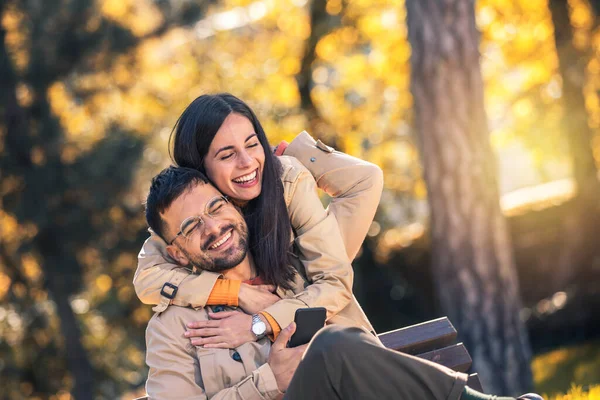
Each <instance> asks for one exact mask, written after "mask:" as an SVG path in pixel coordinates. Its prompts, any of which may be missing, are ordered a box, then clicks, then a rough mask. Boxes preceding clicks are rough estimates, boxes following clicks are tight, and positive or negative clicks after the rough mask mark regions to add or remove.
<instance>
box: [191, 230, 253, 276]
mask: <svg viewBox="0 0 600 400" xmlns="http://www.w3.org/2000/svg"><path fill="white" fill-rule="evenodd" d="M230 230H232V232H231V239H230V240H234V235H233V234H234V233H235V232H237V233H238V235H239V241H238V243H234V244H232V246H231V247H229V249H227V250H226V251H225V252H223V253H220V254H218V255H216V256H214V257H213V256H212V255H211V254H210V250H208V247H209V246H211V245H212V244H214V243H215V242H216V241H217V238H219V237H222V236H223V235H224V234H225V233H226V232H228V231H230ZM202 247H203V249H202V250H201V251H198V252H195V254H192V253H189V252H188V251H186V250H185V249H184V248H181V250H182V251H183V253H184V254H185V255H186V257H187V258H188V260H189V261H190V263H191V264H192V265H193V266H194V267H196V268H198V269H201V270H204V271H210V272H223V271H227V270H228V269H231V268H233V267H235V266H237V265H238V264H239V263H241V262H242V261H243V260H244V258H245V257H246V254H247V253H248V227H247V226H246V224H244V223H237V224H235V225H234V224H231V225H228V226H226V227H224V228H223V229H221V232H220V233H219V234H218V235H210V236H209V237H208V238H207V239H206V240H205V241H204V242H203V244H202Z"/></svg>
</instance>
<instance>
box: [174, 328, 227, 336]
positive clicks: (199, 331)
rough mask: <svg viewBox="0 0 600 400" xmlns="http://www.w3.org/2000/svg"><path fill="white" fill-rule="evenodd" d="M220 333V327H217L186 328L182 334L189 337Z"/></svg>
mask: <svg viewBox="0 0 600 400" xmlns="http://www.w3.org/2000/svg"><path fill="white" fill-rule="evenodd" d="M220 334H222V329H219V328H201V329H188V330H187V331H185V333H184V334H183V336H185V337H187V338H191V337H209V336H217V335H220Z"/></svg>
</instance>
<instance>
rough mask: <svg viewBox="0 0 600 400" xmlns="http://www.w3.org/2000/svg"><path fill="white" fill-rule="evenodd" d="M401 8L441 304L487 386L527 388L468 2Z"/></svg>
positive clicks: (433, 0) (492, 389) (525, 351)
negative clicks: (409, 52)
mask: <svg viewBox="0 0 600 400" xmlns="http://www.w3.org/2000/svg"><path fill="white" fill-rule="evenodd" d="M406 6H407V18H408V29H409V33H408V38H409V42H410V45H411V48H412V56H411V68H412V76H411V91H412V94H413V97H414V103H415V123H416V128H417V131H418V134H419V138H420V144H421V154H422V162H423V170H424V178H425V182H426V184H427V191H428V199H429V204H430V215H431V217H430V218H431V243H432V270H433V276H434V279H435V286H436V288H437V289H436V290H437V294H438V297H439V302H440V304H441V307H442V310H443V312H444V313H446V314H447V315H448V316H449V318H450V320H451V321H452V323H453V324H455V325H456V327H457V329H458V331H459V332H460V334H461V336H462V340H463V341H464V342H465V344H466V346H467V348H469V349H470V352H471V354H472V356H473V365H474V368H475V369H476V370H477V371H478V372H479V373H480V375H481V380H482V384H483V387H484V388H485V390H486V391H488V392H489V393H503V394H516V393H519V392H522V391H525V390H527V389H529V388H530V387H531V379H532V378H531V371H530V367H529V361H530V357H531V351H530V348H529V341H528V338H527V333H526V331H525V328H524V325H523V323H522V321H521V320H520V318H519V312H520V309H521V303H520V300H519V286H518V282H517V277H516V273H515V264H514V261H513V255H512V254H513V253H512V248H511V244H510V239H509V233H508V230H507V225H506V221H505V219H504V216H503V215H502V212H501V210H500V205H499V192H498V184H497V173H496V165H495V158H494V154H493V152H492V149H491V146H490V142H489V137H488V135H489V133H488V127H487V120H486V114H485V109H484V101H483V83H482V78H481V72H480V66H479V50H478V44H479V35H478V31H477V28H476V25H475V13H474V1H473V0H458V1H451V2H450V1H443V0H429V1H417V0H409V1H407V3H406Z"/></svg>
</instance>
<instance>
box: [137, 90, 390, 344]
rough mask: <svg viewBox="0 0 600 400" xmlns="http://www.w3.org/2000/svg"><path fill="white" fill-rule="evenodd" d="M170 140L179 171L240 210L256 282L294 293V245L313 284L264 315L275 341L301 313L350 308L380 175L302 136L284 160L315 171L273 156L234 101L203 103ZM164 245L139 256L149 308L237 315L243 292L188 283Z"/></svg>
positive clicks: (202, 280) (227, 284)
mask: <svg viewBox="0 0 600 400" xmlns="http://www.w3.org/2000/svg"><path fill="white" fill-rule="evenodd" d="M173 134H174V136H172V140H173V154H172V155H173V158H174V160H175V162H176V163H177V164H178V165H179V166H183V167H189V168H196V169H199V170H201V171H202V172H204V173H205V174H206V175H207V176H208V178H209V179H210V180H211V181H212V182H213V184H214V185H215V186H216V187H217V188H218V189H219V190H220V191H221V192H222V193H223V194H225V195H227V196H228V197H229V198H230V200H231V201H232V202H233V203H235V204H236V205H237V206H239V207H240V209H241V211H242V213H243V214H244V217H245V219H246V221H247V224H248V229H249V233H250V249H251V252H252V255H253V257H254V261H255V264H256V266H257V270H258V274H259V276H260V278H261V280H262V281H263V282H265V283H268V284H272V285H276V286H277V287H278V288H279V289H280V290H286V289H289V288H290V287H291V285H292V282H293V280H294V277H295V275H296V271H295V269H294V268H293V267H292V266H290V265H289V263H288V256H289V254H288V252H289V250H290V245H291V244H292V240H293V245H294V246H295V251H294V253H295V254H296V255H297V256H298V257H299V258H300V260H301V261H302V265H303V266H304V269H305V271H300V272H301V273H303V274H304V275H305V277H306V278H307V280H308V281H309V282H311V283H312V284H311V285H309V286H307V287H306V289H305V291H304V292H302V293H301V294H298V295H296V296H295V298H294V299H285V300H281V301H279V302H277V303H276V304H273V305H272V306H269V307H266V308H265V309H264V310H263V311H264V313H261V314H262V316H263V317H264V318H265V319H266V320H267V322H268V324H269V325H270V326H271V327H272V328H273V333H274V334H275V335H276V334H277V332H278V328H279V327H285V326H287V325H288V324H289V322H291V321H292V320H293V316H294V312H295V309H297V308H300V307H306V306H310V307H317V306H324V307H325V308H326V309H327V311H328V317H331V316H332V315H335V314H336V313H338V312H339V311H340V310H342V309H343V308H344V307H345V306H346V305H348V304H349V302H350V301H351V299H352V267H351V265H350V262H349V258H348V257H350V258H352V259H353V258H354V256H355V255H356V253H357V252H358V249H359V248H360V244H361V243H362V241H363V239H364V237H365V235H366V232H367V230H368V227H369V225H370V223H371V220H372V218H373V216H374V213H375V210H376V208H377V204H378V203H379V197H380V195H381V188H382V173H381V170H380V169H379V168H378V167H377V166H374V165H373V164H370V163H366V162H364V161H361V160H358V159H356V158H353V157H349V156H347V155H344V154H341V153H337V152H333V149H331V148H329V147H327V146H325V145H323V144H322V143H321V142H315V141H314V140H313V139H312V138H310V136H309V135H308V134H306V133H304V132H303V133H302V134H301V135H299V137H298V138H296V139H295V140H294V141H293V142H292V143H291V144H290V145H289V147H288V148H287V149H285V154H286V155H287V154H291V155H293V156H296V157H297V158H298V159H300V160H301V161H302V162H303V163H304V164H305V165H306V166H309V167H311V170H310V171H309V170H308V169H306V168H305V167H303V166H302V164H301V163H300V162H298V160H296V159H295V158H292V157H288V156H286V155H284V156H282V157H275V156H274V155H273V154H272V153H271V151H270V147H269V143H268V141H267V138H266V135H265V133H264V131H263V129H262V127H261V125H260V123H259V121H258V119H257V118H256V116H255V115H254V113H253V112H252V110H251V109H250V108H249V107H248V106H247V105H246V104H245V103H244V102H242V101H241V100H239V99H238V98H236V97H234V96H232V95H229V94H218V95H203V96H200V97H198V98H197V99H196V100H194V101H193V102H192V103H191V104H190V105H189V106H188V107H187V109H186V110H185V111H184V112H183V114H182V115H181V117H180V118H179V120H178V121H177V124H176V127H175V129H174V132H173ZM279 150H281V149H279ZM279 152H281V151H279ZM311 173H312V175H311ZM313 175H314V176H315V177H314V178H313ZM315 179H317V180H318V181H319V187H321V188H322V189H323V190H325V191H326V192H327V193H328V194H330V195H332V196H333V197H334V199H333V201H332V204H331V205H330V208H329V213H328V212H326V211H325V210H323V207H322V205H321V203H320V200H319V198H318V196H317V194H316V192H315V188H316V183H315ZM356 210H360V212H359V213H356V212H355V211H356ZM340 230H341V232H340ZM291 235H293V238H292V236H291ZM165 246H166V245H165V243H164V242H163V241H162V240H161V239H160V238H158V237H157V236H156V235H152V236H151V238H150V239H149V240H148V241H147V242H146V243H145V244H144V247H143V248H142V251H141V252H140V257H139V263H138V270H137V271H136V275H135V278H134V285H135V288H136V292H137V293H138V296H139V297H140V299H141V300H142V301H143V302H145V303H149V304H158V306H157V307H155V308H154V310H155V311H159V312H160V311H163V310H164V309H166V307H168V305H169V304H176V305H181V306H193V307H200V306H205V305H216V304H224V305H230V306H238V293H239V298H240V299H241V298H242V291H244V290H246V289H248V287H247V286H246V285H244V284H243V283H241V282H236V281H228V280H223V279H218V278H219V275H218V274H215V273H210V272H207V271H203V272H202V271H196V272H201V273H199V274H198V275H196V274H191V273H190V271H188V270H185V269H182V268H179V267H177V266H176V265H174V263H173V262H172V261H171V260H169V258H168V256H167V255H166V252H165V250H164V248H165ZM239 305H240V306H241V307H242V308H244V309H245V311H247V312H249V310H247V309H246V308H245V307H244V306H243V305H242V304H239ZM254 311H255V310H251V311H250V312H254ZM248 326H249V325H248ZM367 328H370V324H369V326H368V327H367ZM246 329H248V328H246ZM371 329H372V328H371ZM205 343H206V342H204V344H205ZM194 344H196V343H194ZM230 344H231V343H230Z"/></svg>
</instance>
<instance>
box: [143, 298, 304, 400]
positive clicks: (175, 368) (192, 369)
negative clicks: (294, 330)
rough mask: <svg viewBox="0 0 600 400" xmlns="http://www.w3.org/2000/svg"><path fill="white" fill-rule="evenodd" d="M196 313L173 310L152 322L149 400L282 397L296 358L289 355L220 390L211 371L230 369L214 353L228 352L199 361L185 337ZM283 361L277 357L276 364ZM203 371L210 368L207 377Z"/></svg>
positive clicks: (148, 338) (148, 334) (148, 341)
mask: <svg viewBox="0 0 600 400" xmlns="http://www.w3.org/2000/svg"><path fill="white" fill-rule="evenodd" d="M193 313H194V310H191V309H183V308H181V307H171V308H169V310H168V311H166V312H164V313H162V314H161V315H160V316H154V317H153V318H152V319H151V320H150V322H149V324H148V329H147V331H146V344H147V353H146V362H147V364H148V366H149V367H150V371H149V374H148V381H147V382H146V390H147V392H148V396H149V397H150V399H174V400H176V399H192V400H205V399H209V398H211V399H227V400H229V399H236V400H238V399H239V400H245V399H257V400H258V399H261V400H262V399H275V398H277V397H278V396H279V395H281V391H279V389H278V386H280V385H281V386H282V387H283V388H284V389H285V388H287V384H286V383H285V382H286V381H285V379H287V377H286V376H285V374H284V373H283V371H286V370H289V369H290V365H291V366H293V364H292V363H293V362H295V359H294V358H293V357H289V354H287V353H286V354H287V355H288V357H287V358H288V360H287V361H285V360H284V361H285V362H279V363H278V364H277V363H275V364H273V362H272V361H271V359H270V360H269V363H271V364H272V365H274V367H273V369H272V368H271V365H270V364H269V363H265V364H263V365H262V366H260V367H259V368H257V369H256V370H254V371H253V372H252V373H251V374H250V375H248V376H246V377H245V378H244V379H242V380H241V381H240V382H237V383H235V384H234V385H232V386H231V387H229V388H225V387H221V383H220V381H219V380H217V379H216V378H215V377H213V375H212V372H214V371H215V370H219V371H223V372H222V373H225V374H227V370H226V369H223V366H219V365H217V364H216V362H217V360H218V359H219V358H218V357H214V356H213V354H212V352H216V351H227V350H207V351H206V353H207V359H206V361H202V362H200V361H199V359H198V354H197V352H196V351H197V350H196V348H195V347H194V346H192V345H191V344H190V342H189V340H187V339H185V338H184V337H183V331H184V328H183V326H184V320H186V319H189V318H191V315H190V314H193ZM282 336H283V335H282ZM290 336H291V334H290ZM284 339H285V338H284ZM283 347H285V346H283ZM281 358H282V357H281V356H279V358H277V357H276V359H275V362H277V360H280V359H281ZM300 358H301V353H300V354H299V355H298V356H297V361H298V362H299V361H300ZM296 366H297V362H296ZM203 368H205V369H207V371H205V372H204V374H203V371H202V369H203ZM294 370H295V367H294ZM287 383H289V380H288V381H287ZM284 384H285V386H283V385H284Z"/></svg>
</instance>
